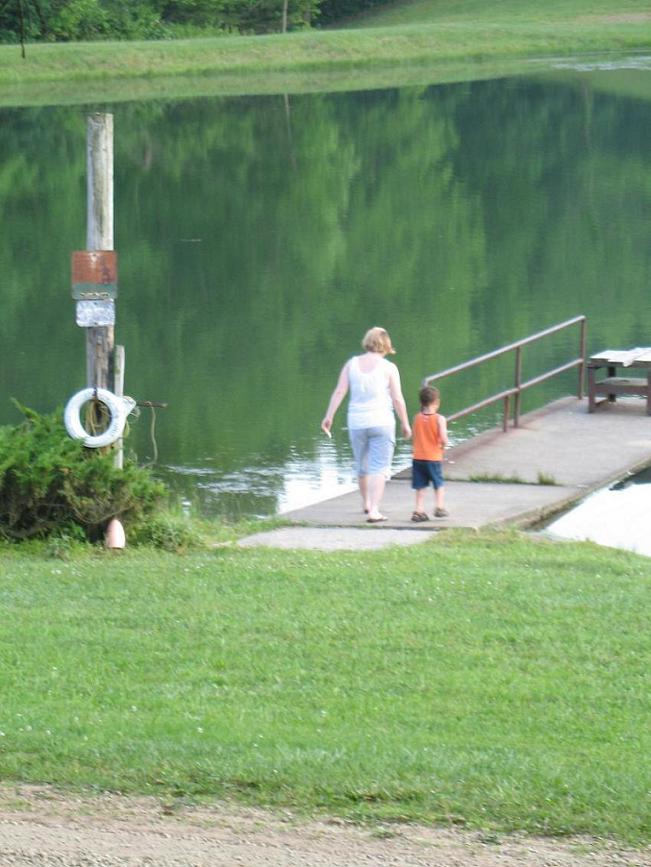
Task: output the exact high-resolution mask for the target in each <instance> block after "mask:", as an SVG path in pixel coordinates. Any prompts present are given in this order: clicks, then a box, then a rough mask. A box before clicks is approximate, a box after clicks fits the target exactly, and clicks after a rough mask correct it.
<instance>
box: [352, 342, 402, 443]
mask: <svg viewBox="0 0 651 867" xmlns="http://www.w3.org/2000/svg"><path fill="white" fill-rule="evenodd" d="M393 367H394V365H393V364H392V363H391V362H390V361H387V360H386V358H380V359H379V361H378V363H377V364H376V365H375V367H374V368H373V369H372V370H370V371H369V372H368V373H364V372H363V371H362V370H360V367H359V361H358V358H357V356H354V358H351V359H350V362H349V364H348V383H349V386H350V400H349V402H348V428H349V429H350V430H359V429H360V428H368V427H386V426H387V425H395V417H394V415H393V401H392V400H391V392H390V391H389V376H390V374H391V371H392V369H393Z"/></svg>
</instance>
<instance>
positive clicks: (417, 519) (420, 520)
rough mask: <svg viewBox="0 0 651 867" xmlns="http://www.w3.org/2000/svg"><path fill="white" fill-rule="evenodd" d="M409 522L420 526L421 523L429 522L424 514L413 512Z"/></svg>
mask: <svg viewBox="0 0 651 867" xmlns="http://www.w3.org/2000/svg"><path fill="white" fill-rule="evenodd" d="M411 520H412V521H413V522H414V523H415V524H422V523H423V521H429V516H428V515H427V514H426V513H425V512H414V513H413V514H412V516H411Z"/></svg>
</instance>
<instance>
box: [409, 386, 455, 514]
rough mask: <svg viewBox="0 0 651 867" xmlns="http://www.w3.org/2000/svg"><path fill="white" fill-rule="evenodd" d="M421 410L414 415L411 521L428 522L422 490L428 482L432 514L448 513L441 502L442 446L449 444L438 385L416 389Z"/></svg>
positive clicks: (442, 491)
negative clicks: (431, 488) (413, 496)
mask: <svg viewBox="0 0 651 867" xmlns="http://www.w3.org/2000/svg"><path fill="white" fill-rule="evenodd" d="M418 397H419V399H420V412H419V413H418V414H417V415H416V416H414V423H413V425H412V430H413V446H412V455H413V460H412V465H411V478H412V482H411V486H412V488H413V489H414V491H415V492H416V505H415V507H414V512H413V514H412V516H411V520H412V521H415V522H417V523H418V522H421V521H429V517H428V515H427V513H426V512H425V489H426V488H427V487H428V485H429V483H430V482H431V483H432V485H433V486H434V504H435V508H434V517H435V518H446V517H447V516H448V512H447V511H446V509H445V507H444V505H443V498H444V489H443V470H442V468H441V466H442V462H443V449H444V448H445V447H446V446H447V444H448V425H447V422H446V420H445V417H444V416H442V415H439V412H438V408H439V405H440V403H441V396H440V393H439V390H438V388H433V387H431V386H429V385H425V386H423V388H421V390H420V391H419V392H418Z"/></svg>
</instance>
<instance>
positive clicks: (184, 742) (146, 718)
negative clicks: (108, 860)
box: [0, 531, 651, 842]
mask: <svg viewBox="0 0 651 867" xmlns="http://www.w3.org/2000/svg"><path fill="white" fill-rule="evenodd" d="M369 532H372V531H369ZM0 600H1V603H2V614H3V617H2V620H1V621H0V681H1V694H2V704H1V706H0V732H1V735H0V776H1V777H2V779H4V780H22V781H32V782H36V781H41V782H52V783H55V784H59V785H62V786H66V787H73V788H74V787H82V786H94V787H100V788H111V789H117V790H120V791H124V792H141V793H160V795H161V796H164V797H168V798H169V797H175V796H177V797H181V796H186V797H203V796H207V797H218V798H221V797H233V798H236V799H238V800H245V801H248V802H254V803H258V804H267V805H279V804H285V805H291V806H293V807H294V808H298V809H306V810H315V811H325V812H330V813H338V814H342V815H346V816H351V817H356V818H358V819H361V818H365V817H378V818H382V819H384V820H387V819H391V818H393V819H420V820H425V821H435V822H454V823H460V824H467V825H468V826H471V827H483V828H493V829H518V828H524V829H527V830H529V831H537V832H544V833H551V834H565V833H570V832H587V833H592V834H597V835H608V836H615V837H619V838H620V839H624V840H628V841H633V842H642V841H649V840H650V839H651V818H650V817H651V811H650V809H649V807H650V803H649V801H650V795H649V779H650V776H651V774H650V770H651V767H650V765H651V726H650V725H649V719H650V716H651V633H650V632H649V629H648V611H649V608H650V606H651V561H649V560H647V559H645V558H642V557H637V556H635V555H633V554H627V553H623V552H620V551H614V550H608V549H601V548H598V547H597V546H594V545H589V544H582V545H578V544H558V543H556V544H554V543H550V542H544V541H535V540H531V539H528V538H525V537H524V536H521V535H517V534H483V535H481V534H472V533H462V532H459V533H455V532H452V531H448V532H446V533H444V534H440V536H439V537H438V538H437V539H436V540H435V541H433V542H432V543H427V544H426V545H424V546H416V547H415V548H413V549H403V548H401V549H393V550H388V551H385V552H373V553H359V554H357V553H333V554H322V553H316V552H300V551H296V552H291V551H290V552H288V551H271V550H268V551H265V550H254V549H241V550H240V549H235V548H222V549H217V550H214V551H204V552H198V553H193V554H187V555H184V556H179V555H172V554H169V555H168V554H163V553H159V552H154V551H143V550H139V551H135V550H130V551H126V552H124V554H123V555H122V556H108V555H106V554H104V553H103V552H99V553H96V554H88V555H84V554H75V555H74V556H72V557H71V558H70V559H68V560H59V559H48V558H46V557H45V556H44V555H43V554H38V553H34V552H32V553H26V552H25V551H24V550H23V551H22V552H21V551H20V550H18V549H10V548H3V549H2V550H1V551H0Z"/></svg>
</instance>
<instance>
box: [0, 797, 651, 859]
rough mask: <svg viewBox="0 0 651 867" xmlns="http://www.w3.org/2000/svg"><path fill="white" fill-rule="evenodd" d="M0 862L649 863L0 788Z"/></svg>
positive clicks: (605, 850)
mask: <svg viewBox="0 0 651 867" xmlns="http://www.w3.org/2000/svg"><path fill="white" fill-rule="evenodd" d="M0 865H1V867H37V865H38V867H227V865H228V867H624V865H625V867H651V850H650V849H644V850H640V851H634V850H628V849H624V848H621V847H618V846H617V845H616V844H614V843H612V842H610V841H604V840H596V839H592V838H587V837H582V838H573V839H564V840H555V839H544V838H534V837H528V836H524V835H497V834H493V833H490V834H488V833H477V832H475V833H471V832H465V831H460V830H456V829H445V828H444V829H440V828H431V827H428V826H423V825H411V824H404V825H377V826H373V827H360V826H358V825H353V824H350V823H348V822H345V821H343V820H341V819H323V818H321V819H318V820H314V819H313V820H302V819H300V818H298V817H297V816H295V815H293V814H292V813H291V812H287V811H275V812H268V811H264V810H257V809H246V808H237V807H235V806H233V805H231V804H215V805H212V806H201V807H197V806H190V805H187V804H176V803H167V804H166V803H163V802H161V801H159V800H157V799H155V798H131V797H124V796H121V795H113V794H106V795H101V796H98V797H93V798H91V797H80V796H76V795H69V794H64V793H61V792H58V791H57V790H54V789H51V788H47V787H35V786H30V787H27V786H17V787H9V786H5V787H2V788H0Z"/></svg>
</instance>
